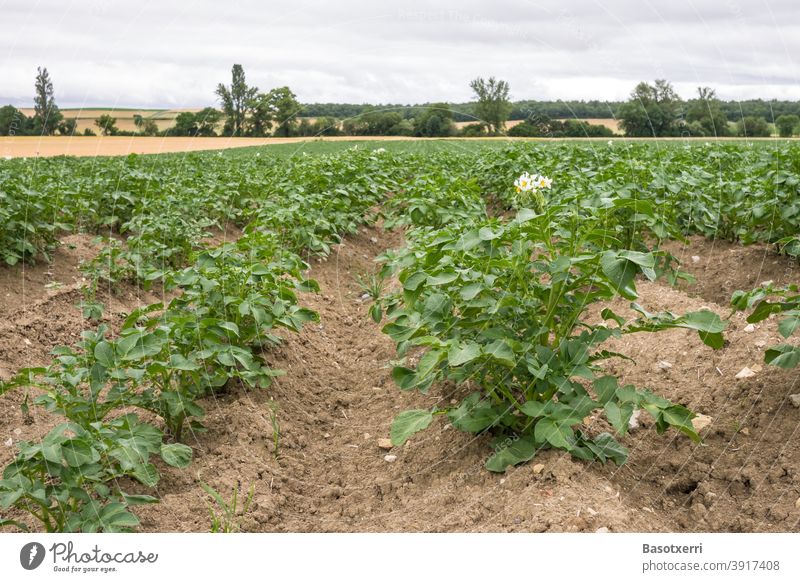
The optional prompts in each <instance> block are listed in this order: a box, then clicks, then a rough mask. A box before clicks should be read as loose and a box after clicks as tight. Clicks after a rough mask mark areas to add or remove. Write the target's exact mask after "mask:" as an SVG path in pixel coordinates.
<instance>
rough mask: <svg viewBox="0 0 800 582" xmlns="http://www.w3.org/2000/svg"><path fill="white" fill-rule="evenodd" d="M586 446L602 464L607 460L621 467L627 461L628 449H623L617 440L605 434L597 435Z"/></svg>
mask: <svg viewBox="0 0 800 582" xmlns="http://www.w3.org/2000/svg"><path fill="white" fill-rule="evenodd" d="M586 446H588V447H589V448H590V449H591V450H592V452H594V453H595V454H596V455H597V456H598V458H599V459H600V460H602V461H603V462H605V460H606V458H608V459H611V460H612V461H614V462H615V463H616V464H617V465H623V464H625V461H627V460H628V449H627V448H625V447H623V446H622V445H621V444H620V443H619V441H617V439H615V438H614V437H613V436H611V435H610V434H608V433H607V432H604V433H601V434H599V435H597V436H596V437H595V438H594V439H593V440H591V441H587V442H586Z"/></svg>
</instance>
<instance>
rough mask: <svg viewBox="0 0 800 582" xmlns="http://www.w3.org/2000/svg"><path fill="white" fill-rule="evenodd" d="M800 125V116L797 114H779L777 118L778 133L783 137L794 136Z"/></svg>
mask: <svg viewBox="0 0 800 582" xmlns="http://www.w3.org/2000/svg"><path fill="white" fill-rule="evenodd" d="M798 126H800V117H798V116H797V115H779V116H778V118H777V119H776V120H775V127H777V128H778V135H780V136H781V137H792V136H793V135H794V133H795V132H796V131H797V129H798Z"/></svg>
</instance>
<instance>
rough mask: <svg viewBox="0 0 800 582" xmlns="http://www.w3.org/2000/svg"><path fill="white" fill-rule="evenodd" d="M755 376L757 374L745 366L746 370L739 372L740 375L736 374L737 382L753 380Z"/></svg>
mask: <svg viewBox="0 0 800 582" xmlns="http://www.w3.org/2000/svg"><path fill="white" fill-rule="evenodd" d="M755 375H756V373H755V372H753V370H751V369H750V368H748V367H747V366H745V367H744V368H742V369H741V370H739V373H738V374H736V379H737V380H741V379H742V378H752V377H753V376H755Z"/></svg>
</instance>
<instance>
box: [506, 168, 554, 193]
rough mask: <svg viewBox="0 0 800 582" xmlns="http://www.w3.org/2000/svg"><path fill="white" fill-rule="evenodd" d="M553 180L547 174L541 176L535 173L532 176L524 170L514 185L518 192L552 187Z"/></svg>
mask: <svg viewBox="0 0 800 582" xmlns="http://www.w3.org/2000/svg"><path fill="white" fill-rule="evenodd" d="M552 184H553V180H551V179H550V178H548V177H547V176H540V175H538V174H534V175H533V176H531V175H530V174H528V172H523V173H522V175H521V176H520V177H519V178H517V179H516V180H514V187H515V188H516V189H517V192H530V191H531V190H538V189H540V188H550V187H551V186H552Z"/></svg>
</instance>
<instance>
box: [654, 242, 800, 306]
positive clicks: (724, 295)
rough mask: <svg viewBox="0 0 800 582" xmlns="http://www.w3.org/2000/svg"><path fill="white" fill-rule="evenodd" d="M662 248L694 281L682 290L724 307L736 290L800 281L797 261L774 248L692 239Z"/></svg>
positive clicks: (671, 243)
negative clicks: (764, 284)
mask: <svg viewBox="0 0 800 582" xmlns="http://www.w3.org/2000/svg"><path fill="white" fill-rule="evenodd" d="M662 248H663V249H664V250H667V251H669V252H670V253H672V254H673V255H674V256H675V257H677V258H678V259H679V260H680V261H681V263H682V264H681V270H682V271H686V272H688V273H689V274H691V275H692V276H694V278H695V279H696V282H695V283H692V284H685V283H684V284H682V285H681V288H682V289H684V290H685V291H686V292H687V293H688V294H689V295H692V296H698V297H703V298H705V299H708V300H709V301H714V302H715V303H718V304H719V305H722V306H725V307H727V306H728V305H730V301H731V295H732V294H733V292H734V291H736V290H738V289H741V290H749V289H753V288H754V287H758V286H760V285H761V284H762V283H764V282H766V281H773V282H774V283H775V285H777V286H781V285H787V284H789V283H797V282H798V281H800V262H798V261H794V260H791V259H789V258H787V257H784V256H780V255H778V254H776V253H775V249H774V247H772V246H769V245H765V244H754V245H749V246H742V245H740V244H734V243H730V242H727V241H720V240H711V239H706V238H704V237H701V236H693V237H690V238H689V239H688V240H687V242H685V243H681V242H677V241H669V242H667V243H665V244H664V245H663V247H662Z"/></svg>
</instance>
